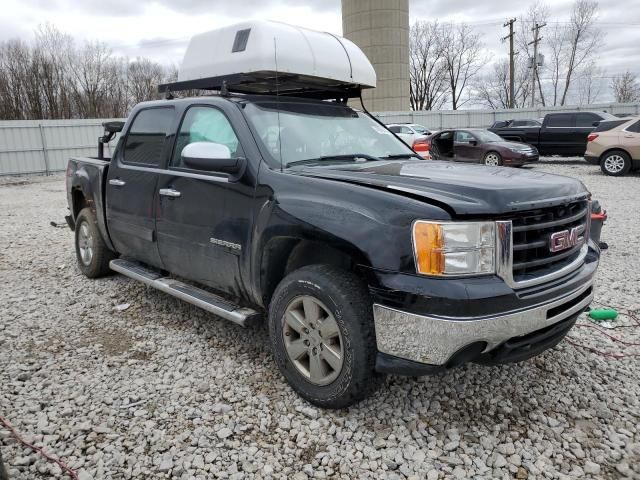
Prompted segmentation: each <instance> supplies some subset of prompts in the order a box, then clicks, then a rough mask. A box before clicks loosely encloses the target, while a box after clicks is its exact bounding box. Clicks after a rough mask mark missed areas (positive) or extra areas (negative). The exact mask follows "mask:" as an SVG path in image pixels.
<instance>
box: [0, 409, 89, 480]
mask: <svg viewBox="0 0 640 480" xmlns="http://www.w3.org/2000/svg"><path fill="white" fill-rule="evenodd" d="M0 423H1V424H2V425H4V426H5V427H6V428H7V429H8V430H9V431H10V432H11V434H12V435H13V437H14V438H15V439H16V440H17V441H18V442H20V443H21V444H22V445H24V446H25V447H27V448H29V449H31V450H33V451H34V452H36V453H38V454H40V455H42V456H43V457H44V458H46V459H47V460H48V461H50V462H53V463H57V464H58V466H59V467H60V468H61V469H62V471H63V472H66V473H67V474H68V475H69V476H70V477H71V478H73V480H79V478H78V474H77V473H76V472H74V471H73V470H71V468H69V467H68V466H67V465H66V464H65V463H64V462H63V461H61V460H58V459H57V458H55V457H52V456H51V455H49V454H48V453H47V452H45V451H44V450H43V449H42V448H40V447H36V446H35V445H31V444H30V443H29V442H27V441H26V440H25V439H24V438H22V436H21V435H20V434H19V433H18V432H17V431H16V429H15V428H13V425H11V424H10V423H9V422H8V420H7V419H5V418H4V417H3V416H1V415H0Z"/></svg>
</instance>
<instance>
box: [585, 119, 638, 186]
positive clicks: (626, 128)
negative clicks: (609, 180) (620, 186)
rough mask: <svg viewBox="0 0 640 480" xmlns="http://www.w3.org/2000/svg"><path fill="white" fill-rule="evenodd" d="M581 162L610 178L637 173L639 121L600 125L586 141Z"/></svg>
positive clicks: (615, 121)
mask: <svg viewBox="0 0 640 480" xmlns="http://www.w3.org/2000/svg"><path fill="white" fill-rule="evenodd" d="M584 158H585V160H586V161H587V162H589V163H591V164H593V165H600V168H601V169H602V172H603V173H604V174H606V175H612V176H614V177H620V176H622V175H626V174H627V173H629V171H630V170H635V169H640V119H639V118H638V117H635V118H625V119H620V120H609V121H606V122H601V123H600V125H598V127H597V128H596V129H595V130H594V131H593V132H592V133H591V134H590V135H589V137H588V138H587V151H586V152H585V154H584Z"/></svg>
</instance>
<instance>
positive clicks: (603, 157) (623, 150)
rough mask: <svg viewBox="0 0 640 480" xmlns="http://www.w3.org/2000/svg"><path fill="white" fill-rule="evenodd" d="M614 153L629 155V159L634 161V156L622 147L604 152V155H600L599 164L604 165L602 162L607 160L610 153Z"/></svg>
mask: <svg viewBox="0 0 640 480" xmlns="http://www.w3.org/2000/svg"><path fill="white" fill-rule="evenodd" d="M613 152H622V153H624V154H625V155H627V156H628V157H629V159H630V160H633V156H632V155H631V154H630V153H629V152H628V151H626V150H625V149H624V148H621V147H611V148H608V149H606V150H605V151H604V152H602V153H601V154H600V157H599V158H598V162H599V163H600V164H601V165H602V161H603V160H604V159H605V157H606V156H607V155H609V154H610V153H613Z"/></svg>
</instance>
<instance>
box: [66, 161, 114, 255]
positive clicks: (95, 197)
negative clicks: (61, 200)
mask: <svg viewBox="0 0 640 480" xmlns="http://www.w3.org/2000/svg"><path fill="white" fill-rule="evenodd" d="M110 162H111V159H110V158H104V159H101V158H98V157H71V158H70V159H69V163H68V164H67V201H68V204H69V205H73V208H72V209H71V212H70V217H71V218H70V219H69V220H70V221H68V223H69V225H70V226H74V225H75V222H76V219H77V217H78V214H79V213H80V210H82V208H84V207H90V208H92V209H93V210H94V211H95V214H96V218H97V219H98V228H99V229H100V233H101V234H102V237H103V238H104V239H105V242H106V243H107V245H108V246H109V247H110V248H113V245H112V244H111V240H110V239H109V233H108V231H107V225H106V221H105V218H106V211H105V205H106V202H105V184H106V181H107V172H108V170H109V163H110ZM74 196H78V197H80V196H82V197H83V198H85V199H89V200H88V202H85V203H82V202H78V201H74Z"/></svg>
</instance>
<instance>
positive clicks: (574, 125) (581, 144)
mask: <svg viewBox="0 0 640 480" xmlns="http://www.w3.org/2000/svg"><path fill="white" fill-rule="evenodd" d="M602 120H616V117H614V116H613V115H611V114H609V113H606V112H556V113H548V114H547V115H545V117H544V120H543V122H542V126H535V125H527V126H507V127H499V128H489V130H490V131H491V132H493V133H496V134H498V135H500V136H501V137H502V138H504V139H505V140H512V141H515V142H522V143H528V144H529V145H533V146H534V147H536V148H537V149H538V151H539V152H540V155H560V156H564V157H572V156H578V157H581V156H583V155H584V152H585V150H586V148H587V136H588V135H589V133H591V132H592V131H593V130H594V129H595V128H596V126H597V125H598V123H600V122H601V121H602Z"/></svg>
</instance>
